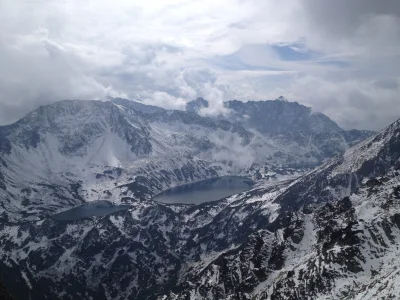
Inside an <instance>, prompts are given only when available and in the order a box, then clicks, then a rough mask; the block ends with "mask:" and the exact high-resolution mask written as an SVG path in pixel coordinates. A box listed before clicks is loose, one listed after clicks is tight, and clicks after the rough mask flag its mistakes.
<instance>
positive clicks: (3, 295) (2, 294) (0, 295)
mask: <svg viewBox="0 0 400 300" xmlns="http://www.w3.org/2000/svg"><path fill="white" fill-rule="evenodd" d="M0 299H3V300H14V298H13V297H12V296H11V295H10V293H9V292H8V290H7V288H6V287H5V286H4V284H3V282H1V281H0Z"/></svg>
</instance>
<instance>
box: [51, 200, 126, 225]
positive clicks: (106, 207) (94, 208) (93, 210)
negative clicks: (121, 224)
mask: <svg viewBox="0 0 400 300" xmlns="http://www.w3.org/2000/svg"><path fill="white" fill-rule="evenodd" d="M130 207H131V206H130V205H117V204H113V203H111V202H109V201H106V200H97V201H93V202H88V203H85V204H83V205H80V206H76V207H74V208H71V209H68V210H65V211H62V212H59V213H57V214H54V215H52V216H51V217H52V219H54V220H57V221H74V220H79V219H85V218H90V217H102V216H105V215H109V214H111V213H114V212H116V211H120V210H125V209H128V208H130Z"/></svg>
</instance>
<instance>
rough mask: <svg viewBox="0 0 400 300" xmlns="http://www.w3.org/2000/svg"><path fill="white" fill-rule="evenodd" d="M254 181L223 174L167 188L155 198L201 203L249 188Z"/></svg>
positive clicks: (169, 202) (165, 201) (175, 201)
mask: <svg viewBox="0 0 400 300" xmlns="http://www.w3.org/2000/svg"><path fill="white" fill-rule="evenodd" d="M253 185H254V182H253V181H252V180H251V179H249V178H247V177H241V176H222V177H216V178H210V179H205V180H202V181H197V182H194V183H189V184H185V185H180V186H177V187H173V188H170V189H168V190H165V191H163V192H161V193H159V194H157V195H155V196H154V197H153V200H155V201H158V202H162V203H168V204H200V203H203V202H209V201H216V200H220V199H222V198H225V197H228V196H231V195H235V194H238V193H241V192H244V191H247V190H249V189H250V188H251V187H252V186H253Z"/></svg>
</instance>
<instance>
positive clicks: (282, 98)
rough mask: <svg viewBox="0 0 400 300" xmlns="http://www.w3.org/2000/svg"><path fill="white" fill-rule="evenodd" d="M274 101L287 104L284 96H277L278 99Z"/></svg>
mask: <svg viewBox="0 0 400 300" xmlns="http://www.w3.org/2000/svg"><path fill="white" fill-rule="evenodd" d="M276 100H278V101H283V102H289V100H288V99H286V98H285V97H284V96H279V97H278V98H276Z"/></svg>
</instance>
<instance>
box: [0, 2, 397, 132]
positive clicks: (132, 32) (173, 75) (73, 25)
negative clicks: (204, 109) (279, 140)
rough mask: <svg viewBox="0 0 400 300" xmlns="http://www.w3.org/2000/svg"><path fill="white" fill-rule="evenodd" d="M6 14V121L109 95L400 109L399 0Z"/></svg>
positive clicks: (2, 41)
mask: <svg viewBox="0 0 400 300" xmlns="http://www.w3.org/2000/svg"><path fill="white" fill-rule="evenodd" d="M0 20H1V22H2V26H1V27H0V66H1V68H0V124H8V123H11V122H13V121H15V120H17V119H18V118H20V117H21V116H23V115H24V114H26V113H27V112H29V111H31V110H32V109H34V108H36V107H38V106H39V105H43V104H48V103H51V102H53V101H57V100H61V99H104V98H106V97H107V96H120V97H128V98H131V99H141V100H142V101H143V102H145V103H149V104H153V105H160V106H164V107H167V108H171V109H183V108H184V106H185V103H186V102H187V101H189V100H191V99H194V98H196V97H199V96H201V97H204V98H207V99H208V100H210V101H211V103H212V104H211V105H210V111H209V113H218V112H220V111H221V110H223V107H222V105H221V103H222V101H224V100H229V99H232V98H236V99H242V100H244V101H246V100H265V99H275V98H277V96H280V95H285V96H286V98H288V99H289V100H291V101H299V102H300V103H304V104H306V105H309V106H312V107H313V109H314V110H315V111H321V112H323V113H325V114H327V115H328V116H330V117H331V118H333V119H334V120H335V121H337V122H338V123H339V124H340V125H341V126H343V127H345V128H353V127H355V128H365V129H375V130H377V129H380V128H383V127H385V126H386V125H387V124H389V123H390V122H392V121H393V120H395V119H397V118H399V117H400V99H399V92H400V88H399V86H400V85H399V82H400V79H399V78H400V71H399V70H400V59H399V56H400V2H399V1H396V0H385V1H375V0H353V1H346V0H338V1H330V0H297V1H278V0H269V1H265V0H249V1H241V0H220V1H211V0H206V1H201V2H194V1H189V0H149V1H139V0H129V1H128V0H116V1H105V0H98V1H93V0H88V1H84V2H82V1H77V0H69V1H42V0H31V1H23V0H15V1H1V2H0ZM279 49H283V50H282V51H287V50H290V51H292V52H293V53H290V55H291V56H290V57H285V52H279V51H280V50H279ZM296 53H302V57H303V58H302V59H297V56H296ZM299 57H300V56H299ZM305 58H306V59H305Z"/></svg>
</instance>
